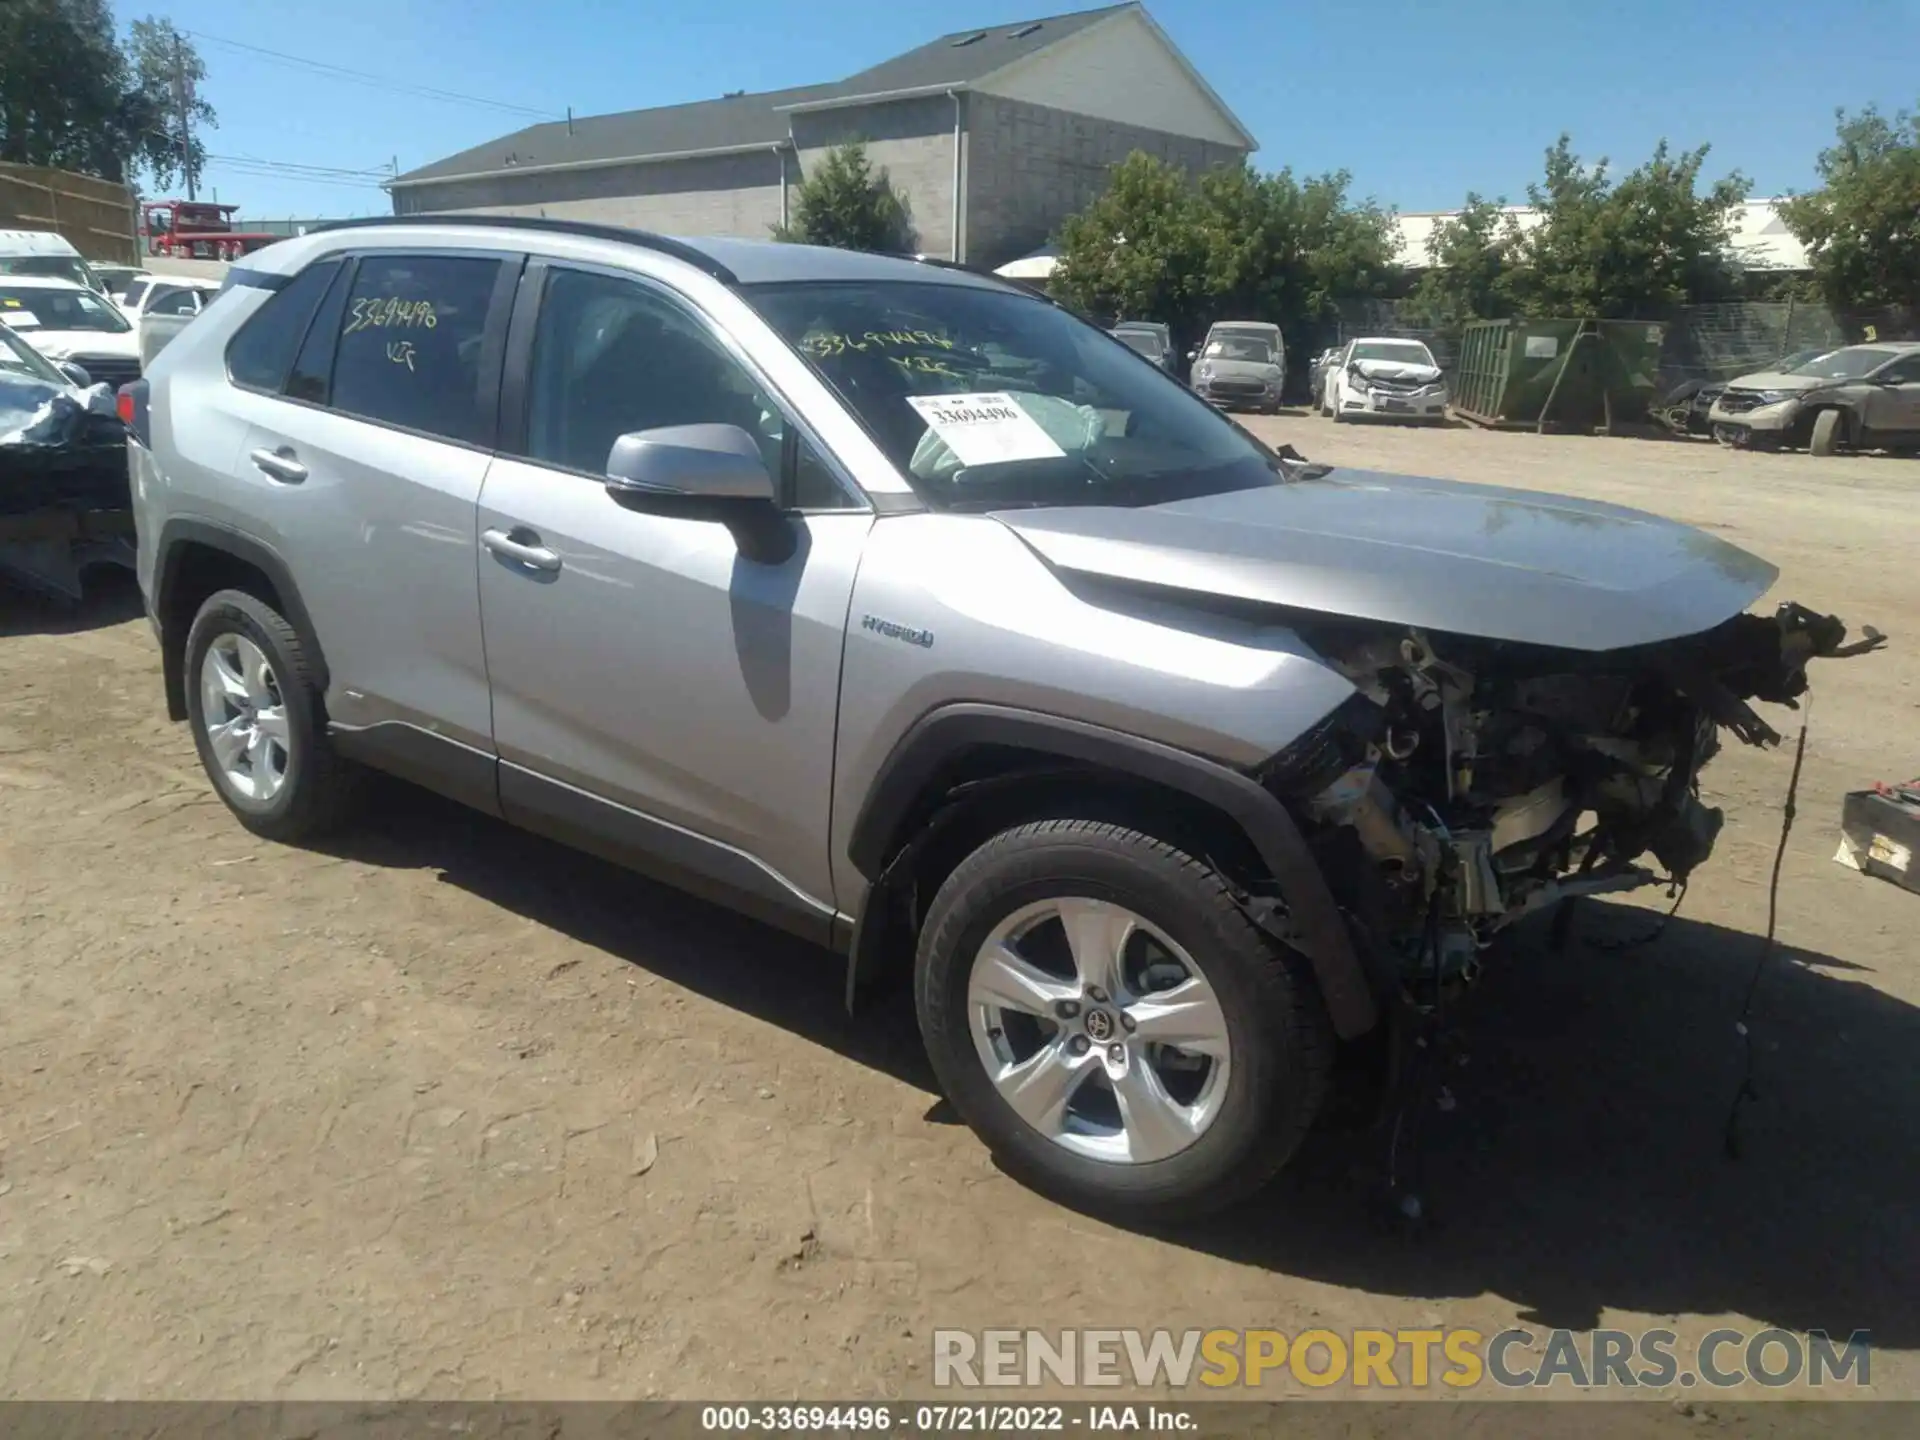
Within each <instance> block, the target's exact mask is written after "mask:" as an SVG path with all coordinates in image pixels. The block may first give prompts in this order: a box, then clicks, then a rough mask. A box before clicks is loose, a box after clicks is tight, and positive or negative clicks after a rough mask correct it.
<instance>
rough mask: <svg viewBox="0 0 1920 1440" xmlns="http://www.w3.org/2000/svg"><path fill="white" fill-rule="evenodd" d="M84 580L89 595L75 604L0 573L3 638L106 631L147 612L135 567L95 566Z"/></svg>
mask: <svg viewBox="0 0 1920 1440" xmlns="http://www.w3.org/2000/svg"><path fill="white" fill-rule="evenodd" d="M84 583H85V587H86V598H85V599H84V600H81V601H79V602H78V603H75V602H73V601H70V600H59V599H55V598H54V597H53V596H51V595H47V594H44V593H42V592H41V591H38V590H30V589H28V588H26V586H24V585H21V584H19V583H17V582H16V581H13V580H10V579H7V578H6V577H5V576H0V638H5V637H7V636H10V635H74V634H78V633H79V632H80V631H83V630H104V629H106V628H107V627H109V626H112V625H123V624H125V623H126V622H127V621H129V620H134V619H138V618H139V617H140V616H141V615H143V614H145V613H146V610H145V605H144V602H143V601H142V600H141V598H140V586H139V583H138V582H137V581H136V580H135V579H134V575H133V572H132V571H131V570H127V569H124V568H122V567H121V566H117V565H100V566H94V567H91V568H89V569H88V570H87V571H86V573H85V576H84Z"/></svg>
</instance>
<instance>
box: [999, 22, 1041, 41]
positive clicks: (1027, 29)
mask: <svg viewBox="0 0 1920 1440" xmlns="http://www.w3.org/2000/svg"><path fill="white" fill-rule="evenodd" d="M1039 28H1040V22H1039V21H1038V20H1036V21H1034V22H1033V23H1032V24H1031V25H1022V26H1021V27H1020V28H1019V29H1018V30H1009V31H1008V32H1007V38H1008V39H1009V40H1024V39H1026V37H1027V36H1029V35H1031V34H1033V32H1034V31H1036V30H1038V29H1039Z"/></svg>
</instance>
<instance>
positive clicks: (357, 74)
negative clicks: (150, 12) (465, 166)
mask: <svg viewBox="0 0 1920 1440" xmlns="http://www.w3.org/2000/svg"><path fill="white" fill-rule="evenodd" d="M185 33H186V34H188V35H190V36H191V37H192V38H193V39H195V40H203V41H205V42H206V43H207V44H209V45H218V46H220V47H222V48H223V49H228V50H237V51H242V52H244V53H246V54H248V55H257V56H260V57H261V58H263V59H267V60H275V61H278V62H279V63H281V64H283V65H290V66H294V67H295V68H298V69H301V70H305V71H306V72H308V73H309V74H314V75H324V76H326V77H327V78H329V79H334V80H346V81H349V82H350V83H352V84H355V85H366V86H369V87H371V88H373V89H376V90H391V91H393V92H394V93H396V94H401V95H412V96H415V97H417V98H419V99H423V100H442V101H446V102H447V103H449V104H456V105H479V106H483V107H485V108H487V109H489V110H503V111H506V112H508V113H510V114H514V115H531V116H534V117H535V118H537V119H541V120H557V119H559V118H560V117H559V116H558V115H556V114H555V113H554V112H553V111H551V110H535V109H533V108H531V107H530V106H526V105H510V104H508V103H507V102H506V101H504V100H488V99H485V98H484V97H482V96H479V95H462V94H460V93H458V92H457V91H453V90H441V89H437V88H436V87H434V86H431V85H415V84H413V83H412V82H410V81H406V80H392V79H389V78H387V77H385V76H382V75H373V74H369V73H368V72H367V71H364V70H350V69H348V68H347V67H346V66H344V65H332V64H329V63H327V62H326V61H324V60H309V59H306V58H305V57H304V56H300V55H288V54H286V53H285V52H284V51H280V50H268V49H266V48H265V47H264V46H260V45H248V44H245V43H244V42H242V41H239V40H225V39H222V38H221V37H220V36H218V35H208V34H207V33H205V32H204V31H200V30H189V31H187V32H185Z"/></svg>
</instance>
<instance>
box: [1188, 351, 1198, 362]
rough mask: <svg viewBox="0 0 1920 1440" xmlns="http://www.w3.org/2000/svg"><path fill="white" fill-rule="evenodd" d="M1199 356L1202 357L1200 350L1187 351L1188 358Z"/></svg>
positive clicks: (1192, 358)
mask: <svg viewBox="0 0 1920 1440" xmlns="http://www.w3.org/2000/svg"><path fill="white" fill-rule="evenodd" d="M1199 358H1200V352H1199V351H1198V350H1189V351H1187V359H1189V360H1198V359H1199Z"/></svg>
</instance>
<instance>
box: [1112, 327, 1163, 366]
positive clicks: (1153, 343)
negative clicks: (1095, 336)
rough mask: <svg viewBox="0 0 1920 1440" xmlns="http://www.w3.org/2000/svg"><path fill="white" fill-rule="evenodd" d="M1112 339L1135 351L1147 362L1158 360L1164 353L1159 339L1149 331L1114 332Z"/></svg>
mask: <svg viewBox="0 0 1920 1440" xmlns="http://www.w3.org/2000/svg"><path fill="white" fill-rule="evenodd" d="M1113 338H1114V339H1116V340H1118V341H1119V342H1120V343H1121V344H1122V345H1124V346H1126V347H1127V348H1128V349H1129V350H1137V351H1139V352H1140V353H1141V354H1142V355H1144V356H1146V357H1147V358H1148V359H1149V360H1158V359H1159V358H1160V357H1161V356H1162V355H1164V354H1165V353H1166V351H1165V350H1164V349H1163V348H1162V347H1161V345H1160V337H1159V336H1158V335H1156V334H1154V333H1153V332H1152V331H1151V330H1116V331H1114V332H1113Z"/></svg>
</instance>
